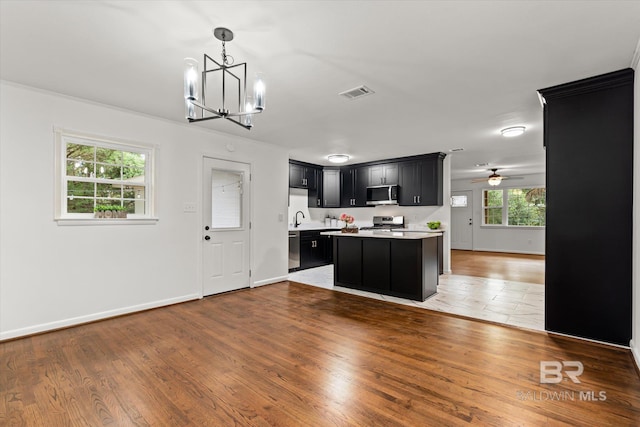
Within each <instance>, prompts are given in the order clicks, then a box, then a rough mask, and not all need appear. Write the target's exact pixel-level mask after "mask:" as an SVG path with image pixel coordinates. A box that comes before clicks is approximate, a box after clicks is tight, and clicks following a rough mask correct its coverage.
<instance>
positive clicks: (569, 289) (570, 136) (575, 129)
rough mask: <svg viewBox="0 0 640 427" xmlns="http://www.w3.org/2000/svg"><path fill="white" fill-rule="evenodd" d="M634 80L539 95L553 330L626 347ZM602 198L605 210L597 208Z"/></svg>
mask: <svg viewBox="0 0 640 427" xmlns="http://www.w3.org/2000/svg"><path fill="white" fill-rule="evenodd" d="M633 81H634V72H633V70H632V69H625V70H621V71H616V72H613V73H608V74H604V75H601V76H596V77H592V78H588V79H584V80H579V81H576V82H572V83H567V84H563V85H560V86H554V87H551V88H547V89H542V90H540V91H539V93H540V94H541V95H542V97H543V99H544V101H545V104H544V112H543V114H544V143H545V147H546V153H545V154H546V191H547V207H546V231H545V239H546V243H545V329H546V330H548V331H553V332H559V333H563V334H569V335H574V336H580V337H584V338H589V339H593V340H598V341H604V342H608V343H614V344H619V345H625V346H626V345H628V344H629V340H630V339H631V330H632V327H631V325H632V308H631V301H632V283H633V282H632V268H633V262H632V261H633V258H632V242H633V241H632V235H633V197H632V195H633ZM607 165H609V166H611V167H607ZM603 168H605V170H606V173H604V174H603V173H598V172H597V171H602V170H603ZM594 197H596V198H597V199H598V200H601V201H605V203H590V201H592V200H593V199H594ZM599 230H601V231H599Z"/></svg>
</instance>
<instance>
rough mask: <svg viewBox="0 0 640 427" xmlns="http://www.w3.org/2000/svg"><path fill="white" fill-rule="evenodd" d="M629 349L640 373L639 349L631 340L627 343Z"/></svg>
mask: <svg viewBox="0 0 640 427" xmlns="http://www.w3.org/2000/svg"><path fill="white" fill-rule="evenodd" d="M629 348H631V354H632V355H633V360H634V361H635V362H636V367H637V368H638V370H639V371H640V349H638V346H637V345H636V343H635V342H634V341H633V340H631V341H629Z"/></svg>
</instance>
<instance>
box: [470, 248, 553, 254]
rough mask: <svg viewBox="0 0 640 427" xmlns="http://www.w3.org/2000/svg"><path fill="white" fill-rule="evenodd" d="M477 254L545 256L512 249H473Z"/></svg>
mask: <svg viewBox="0 0 640 427" xmlns="http://www.w3.org/2000/svg"><path fill="white" fill-rule="evenodd" d="M473 251H476V252H500V253H505V254H524V255H544V252H536V251H516V250H511V249H486V248H473Z"/></svg>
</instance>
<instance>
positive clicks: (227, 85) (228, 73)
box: [184, 27, 265, 130]
mask: <svg viewBox="0 0 640 427" xmlns="http://www.w3.org/2000/svg"><path fill="white" fill-rule="evenodd" d="M213 35H214V36H215V37H216V38H217V39H218V40H220V41H222V55H221V57H222V63H220V62H218V61H216V60H215V59H213V58H211V57H210V56H209V55H207V54H206V53H205V54H204V59H203V62H204V69H203V70H202V76H201V79H202V85H201V88H200V89H201V90H200V93H199V94H198V74H199V73H198V61H196V60H195V59H193V58H185V60H184V100H185V116H186V118H187V120H189V123H193V122H200V121H203V120H213V119H227V120H230V121H232V122H233V123H235V124H237V125H238V126H242V127H243V128H245V129H249V130H250V129H251V128H252V127H253V124H252V116H253V115H254V114H259V113H262V111H264V96H265V87H264V82H263V81H262V76H261V75H260V74H259V73H258V74H257V75H256V79H255V82H254V84H253V99H252V97H251V96H250V95H248V94H247V63H246V62H243V63H241V64H234V63H233V62H234V60H233V57H232V56H231V55H227V51H226V46H225V42H230V41H231V40H233V31H231V30H229V29H227V28H222V27H219V28H216V29H214V30H213ZM214 64H215V65H214ZM207 77H209V78H211V79H216V80H214V81H216V82H221V83H222V88H221V90H220V91H218V92H217V93H216V91H215V90H212V89H213V88H209V87H207ZM198 95H199V96H200V98H199V97H198ZM206 95H218V96H215V100H216V101H218V100H220V101H221V103H222V105H221V107H220V108H215V109H214V108H211V107H209V106H207V104H206V102H205V96H206ZM228 105H233V106H234V107H235V108H236V111H231V110H229V108H228ZM207 113H209V114H207Z"/></svg>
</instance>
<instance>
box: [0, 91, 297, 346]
mask: <svg viewBox="0 0 640 427" xmlns="http://www.w3.org/2000/svg"><path fill="white" fill-rule="evenodd" d="M0 89H1V93H2V96H1V98H0V196H1V197H0V339H6V338H12V337H17V336H21V335H25V334H30V333H35V332H39V331H44V330H49V329H54V328H59V327H64V326H68V325H71V324H77V323H81V322H86V321H90V320H94V319H97V318H104V317H109V316H113V315H117V314H122V313H127V312H132V311H137V310H141V309H145V308H150V307H156V306H162V305H166V304H170V303H174V302H179V301H184V300H189V299H194V298H198V297H200V296H201V294H202V284H201V264H202V263H201V260H200V251H201V238H202V235H201V232H200V227H201V226H202V216H201V214H200V213H184V212H183V205H184V203H185V202H196V203H197V204H198V212H200V210H201V209H200V208H201V201H202V184H201V182H202V166H201V165H202V157H203V155H204V154H206V155H210V156H212V157H219V158H223V159H228V160H236V161H242V162H247V163H250V164H251V168H252V176H253V180H252V192H251V195H252V201H251V203H252V219H253V228H252V244H251V257H252V259H251V265H252V272H253V276H252V284H253V285H261V284H267V283H273V282H275V281H278V280H282V279H284V278H286V275H287V257H288V248H287V245H288V241H287V237H286V230H287V221H286V215H287V186H288V185H287V182H288V155H287V153H286V152H285V151H283V150H282V149H280V148H278V147H275V146H272V145H267V144H264V143H260V142H255V141H251V140H249V139H246V138H240V137H233V136H230V135H226V134H223V133H219V132H215V131H212V130H207V129H204V128H202V127H200V126H198V125H193V124H192V125H189V124H187V123H185V124H180V123H177V122H176V123H174V122H169V121H165V120H160V119H155V118H151V117H147V116H144V115H140V114H135V113H131V112H127V111H123V110H119V109H115V108H110V107H107V106H103V105H97V104H94V103H89V102H84V101H81V100H77V99H72V98H68V97H64V96H60V95H56V94H52V93H48V92H42V91H37V90H34V89H30V88H25V87H21V86H16V85H13V84H10V83H7V82H2V83H1V86H0ZM176 102H179V100H177V101H176ZM216 124H217V125H218V127H219V128H220V129H224V128H225V126H227V124H225V123H224V122H220V123H216ZM54 126H55V127H60V128H65V129H71V130H76V131H80V132H85V133H88V134H93V135H101V136H104V137H107V138H116V139H121V140H129V141H136V142H139V143H143V144H149V145H155V146H156V147H157V163H156V165H157V168H156V172H157V173H156V178H157V181H156V194H157V203H156V206H157V211H156V214H157V217H159V221H158V222H157V223H156V224H153V225H129V224H127V225H121V226H118V225H104V226H59V225H57V223H56V222H55V221H54V220H53V215H54V186H53V182H54V168H53V166H54V159H53V154H54V137H53V128H54ZM228 126H233V125H232V124H228ZM247 136H249V134H248V135H247ZM228 144H232V145H233V146H234V147H235V150H233V151H230V150H228V149H227V145H228Z"/></svg>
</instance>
